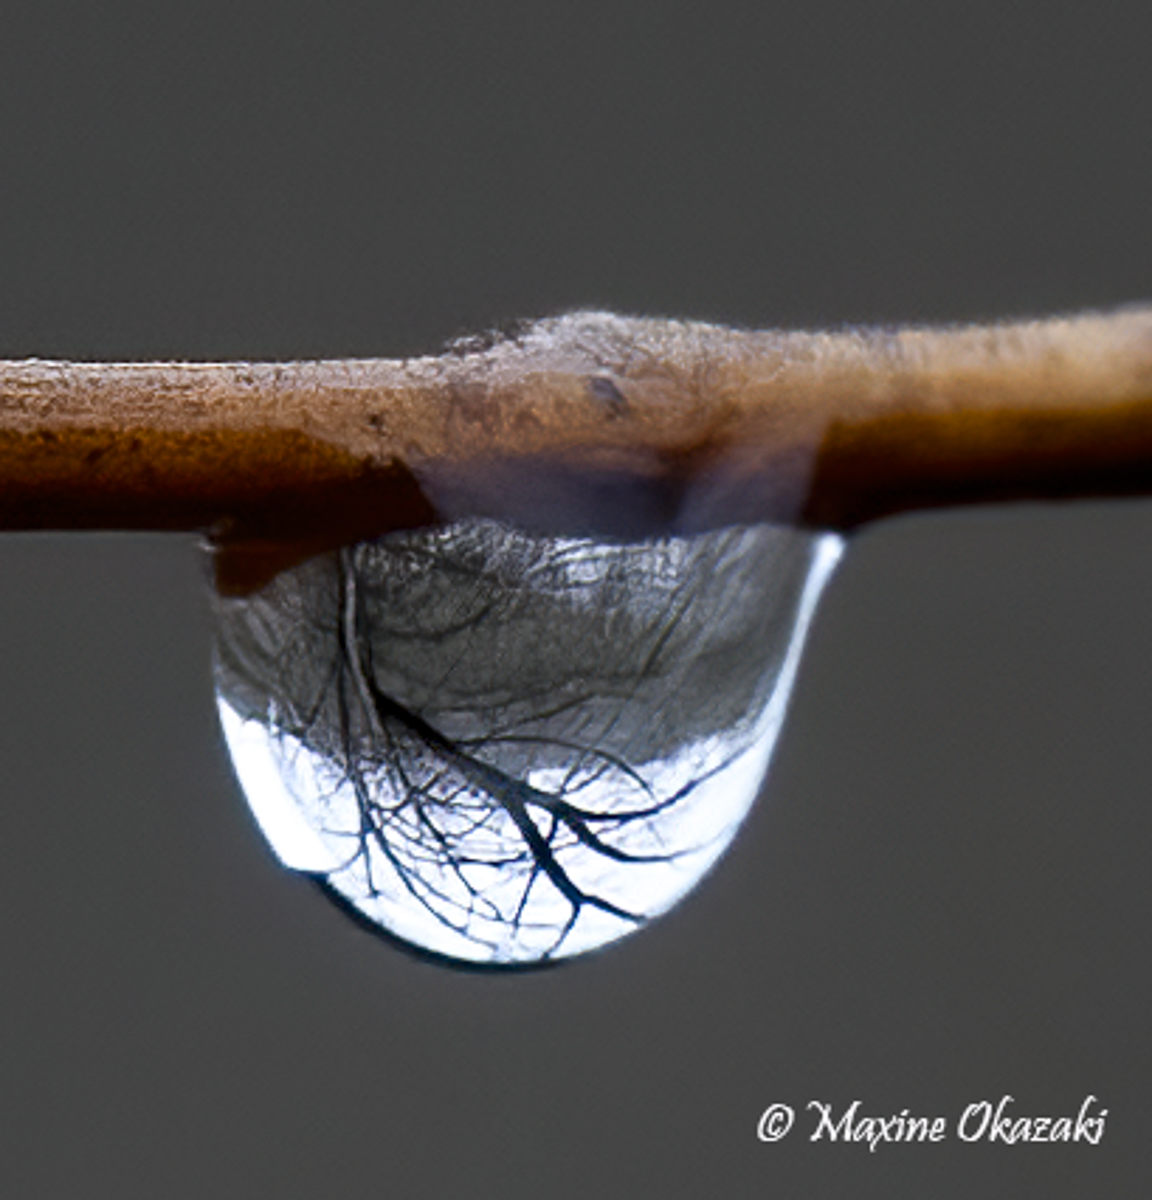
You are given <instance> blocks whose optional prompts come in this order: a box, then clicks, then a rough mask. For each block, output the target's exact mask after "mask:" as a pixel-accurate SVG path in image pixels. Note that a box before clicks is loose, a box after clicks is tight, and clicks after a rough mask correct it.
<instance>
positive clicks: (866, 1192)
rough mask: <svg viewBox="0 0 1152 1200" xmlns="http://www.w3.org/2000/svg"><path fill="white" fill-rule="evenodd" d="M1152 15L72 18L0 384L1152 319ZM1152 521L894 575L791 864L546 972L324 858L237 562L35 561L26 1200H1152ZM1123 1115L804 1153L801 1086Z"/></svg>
mask: <svg viewBox="0 0 1152 1200" xmlns="http://www.w3.org/2000/svg"><path fill="white" fill-rule="evenodd" d="M1146 8H1147V6H1146V5H1145V4H1141V3H1136V2H1133V3H1101V2H1100V0H1096V2H1094V3H1092V4H1088V3H1083V4H1072V3H1047V4H1044V3H1036V2H1029V3H1014V4H1010V5H1006V4H1004V3H1002V2H999V3H996V4H991V3H973V2H972V0H966V2H965V3H963V4H960V3H949V4H941V3H925V2H923V0H921V2H919V3H873V4H866V5H865V4H849V3H840V4H837V3H827V2H822V0H815V2H814V0H804V2H803V3H801V2H799V0H795V2H793V0H788V2H781V3H773V4H767V3H764V4H761V3H745V4H723V3H709V4H701V5H693V6H689V5H684V6H676V5H667V4H655V3H654V4H637V3H623V4H614V5H608V4H604V5H593V4H581V3H575V4H565V5H559V4H554V5H541V4H539V3H520V4H516V3H439V2H435V0H431V2H429V0H422V2H421V3H418V4H416V3H414V4H407V3H403V4H400V3H391V4H382V3H376V4H367V3H364V4H343V3H331V2H328V3H325V4H322V5H321V4H316V5H313V6H304V5H299V4H296V5H293V4H277V5H272V4H265V5H252V4H249V5H244V4H239V5H238V4H235V3H229V4H212V3H197V4H183V5H173V4H165V3H153V4H148V5H144V4H139V5H136V6H132V5H126V4H116V3H110V4H103V5H91V4H65V3H54V2H43V0H40V2H38V3H36V4H35V5H33V4H31V3H15V4H9V5H6V6H5V11H4V17H3V23H2V28H0V272H2V280H3V287H2V288H0V353H2V354H4V355H6V356H19V355H28V354H36V355H41V356H52V355H55V356H68V357H90V358H137V357H169V356H171V357H188V358H204V357H213V356H247V357H263V358H270V357H278V356H279V357H292V356H310V355H311V356H315V355H320V354H324V355H338V354H402V353H411V352H414V351H417V350H425V349H429V348H432V347H435V346H436V345H437V344H439V343H440V342H442V341H443V340H444V339H445V338H447V337H450V336H453V335H455V334H458V333H461V332H465V331H475V330H477V329H481V328H484V327H485V326H486V325H488V324H490V323H491V322H494V321H500V320H503V319H506V318H513V317H521V316H531V315H537V314H542V313H546V312H551V311H557V310H562V309H564V308H568V307H572V306H574V305H584V304H596V305H605V306H612V307H615V308H618V309H620V310H624V311H629V312H644V313H666V314H674V315H688V316H696V317H704V318H712V319H718V320H726V321H732V322H736V323H742V324H749V325H761V324H765V325H766V324H776V323H779V324H786V325H797V324H812V323H824V322H831V323H840V322H845V321H858V320H879V321H894V320H904V319H950V318H959V317H970V316H995V315H1000V314H1006V313H1033V312H1036V313H1040V312H1046V311H1050V310H1063V309H1074V308H1077V307H1080V306H1086V305H1103V304H1110V303H1114V302H1121V301H1128V300H1134V299H1140V298H1147V297H1148V294H1149V292H1148V289H1149V279H1150V278H1152V273H1150V270H1149V268H1150V266H1152V239H1150V238H1149V236H1148V230H1147V224H1148V217H1149V211H1150V209H1149V202H1148V201H1149V187H1150V184H1152V172H1150V168H1152V138H1150V137H1149V112H1150V111H1152V107H1150V106H1152V73H1150V72H1149V71H1148V46H1149V41H1148V29H1147V22H1146V21H1145V20H1144V10H1146ZM1150 545H1152V510H1150V509H1149V507H1148V505H1147V504H1145V503H1140V502H1131V503H1114V504H1083V505H1075V506H1065V507H1052V508H1048V507H1043V506H1026V507H1018V508H1014V509H1002V510H995V511H993V510H987V511H980V512H964V513H955V514H951V515H949V516H947V517H932V518H927V517H917V518H910V519H903V520H899V521H892V522H890V523H886V524H883V525H879V526H877V527H875V528H873V529H871V530H869V531H867V532H866V533H864V534H863V535H861V536H860V537H859V538H858V539H857V540H856V542H855V544H854V545H853V546H852V547H851V549H850V552H849V554H848V556H847V559H846V561H845V563H844V565H843V567H842V569H841V571H840V573H839V576H838V577H837V579H836V580H835V581H834V583H833V586H832V588H831V589H830V592H829V594H828V596H827V599H826V602H825V604H824V605H823V608H822V611H821V613H820V615H819V619H818V621H817V624H816V628H815V631H814V636H813V639H812V643H811V647H810V651H809V654H808V657H807V660H806V662H805V664H804V667H803V669H802V672H801V678H800V682H799V687H798V690H797V695H796V698H795V704H794V707H793V710H792V713H791V717H790V719H789V722H788V725H787V728H786V731H785V735H784V738H783V740H782V743H781V745H780V747H779V751H778V755H777V758H776V761H775V765H774V769H773V773H772V777H771V779H770V782H769V786H768V788H767V790H766V793H765V796H764V798H763V800H762V802H761V803H760V804H759V805H758V807H757V808H756V810H755V812H754V814H753V816H752V818H751V819H750V821H749V823H748V826H747V829H746V832H745V834H744V836H743V837H742V838H741V839H740V840H739V842H738V844H737V845H736V846H735V848H734V849H733V850H732V852H731V853H730V854H729V855H728V857H727V858H726V859H725V861H724V862H723V863H722V865H721V867H720V869H718V870H717V871H716V872H715V874H714V875H713V876H712V877H711V878H710V879H709V880H708V881H707V882H706V884H705V885H704V886H703V887H701V888H700V890H699V891H698V892H697V893H696V894H695V895H694V896H693V897H692V898H691V899H690V900H689V901H688V902H687V903H685V904H684V905H683V906H682V907H681V908H680V909H679V910H678V911H676V912H675V913H674V914H672V915H671V916H670V917H668V918H667V919H665V920H664V921H662V922H660V923H659V924H657V925H656V926H654V927H653V928H652V929H651V930H649V931H647V932H645V933H644V934H642V935H640V936H638V937H636V938H635V939H634V940H632V941H631V942H628V943H626V944H624V945H621V946H619V947H617V948H616V949H614V950H612V951H610V952H607V953H604V954H602V955H600V956H598V957H594V958H591V959H588V960H586V961H582V962H579V963H576V964H574V965H571V966H569V967H566V968H563V969H558V970H555V971H550V972H545V973H540V974H534V975H527V976H525V975H520V976H516V977H493V976H477V975H468V974H460V973H454V972H451V971H447V970H445V969H442V968H439V967H436V966H433V965H429V964H427V963H423V962H419V961H415V960H412V959H410V958H407V957H405V956H403V955H401V954H399V953H397V952H395V951H393V950H390V949H389V948H388V947H386V946H384V945H382V944H379V943H378V942H376V941H375V940H373V939H372V938H370V937H369V936H368V935H366V934H365V933H364V932H363V931H361V930H360V929H358V928H356V927H354V926H353V925H352V924H351V923H349V922H348V921H347V920H346V919H345V918H344V917H343V916H341V914H340V913H339V912H338V911H337V910H336V909H335V908H333V907H331V906H330V905H328V904H327V903H326V902H325V901H324V900H323V899H322V898H321V897H320V896H319V895H318V894H317V893H316V892H315V891H314V890H313V888H312V887H311V886H310V885H309V884H307V883H306V882H305V881H303V880H301V879H299V878H295V877H293V876H291V875H289V874H287V873H285V872H284V871H282V870H281V869H279V868H278V867H277V866H276V865H275V863H274V862H273V860H272V859H271V857H270V855H269V853H268V852H267V851H266V850H265V848H264V847H263V845H262V843H261V841H260V839H259V837H258V835H257V833H256V832H255V830H254V828H253V826H252V823H251V821H250V820H249V818H248V816H247V815H246V811H245V808H244V805H243V802H242V800H241V798H240V796H239V794H238V792H237V788H236V786H235V784H234V783H233V781H232V779H231V776H230V771H229V767H228V763H227V761H226V758H225V755H224V752H223V749H222V747H221V744H220V740H219V735H218V733H217V731H216V727H215V724H214V717H213V710H212V704H211V684H210V678H209V673H208V652H209V629H208V622H207V605H206V600H205V593H204V590H203V579H204V564H203V562H202V561H201V560H200V557H199V555H198V553H197V549H196V545H195V542H194V540H192V539H183V538H160V537H156V538H149V537H128V536H107V537H69V536H54V537H47V536H39V537H33V536H13V537H8V538H5V539H3V542H2V543H0V680H2V681H3V688H2V689H0V764H2V770H3V774H2V776H0V779H2V781H3V786H2V792H3V803H2V804H0V1184H2V1185H3V1190H4V1192H5V1194H10V1195H20V1196H22V1197H24V1196H27V1197H38V1196H76V1195H91V1196H96V1195H110V1196H111V1195H115V1196H118V1197H130V1196H142V1197H143V1196H156V1195H164V1196H197V1197H199V1196H206V1195H213V1196H255V1195H278V1196H309V1197H315V1196H328V1195H332V1196H335V1195H351V1194H356V1195H373V1196H374V1195H381V1196H383V1195H392V1194H397V1195H417V1196H420V1195H437V1196H450V1195H465V1194H466V1195H480V1196H487V1195H493V1196H495V1195H500V1196H507V1197H513V1196H515V1197H519V1196H525V1197H527V1196H534V1197H535V1196H541V1195H545V1196H556V1197H561V1196H586V1195H590V1194H591V1195H602V1196H636V1195H653V1196H669V1197H671V1196H692V1197H695V1196H702V1195H716V1196H724V1197H745V1196H748V1197H752V1196H755V1197H762V1196H777V1195H780V1196H805V1195H812V1196H816V1195H818V1196H822V1197H823V1196H828V1197H833V1196H845V1197H854V1198H855V1197H870V1196H878V1197H879V1196H884V1197H914V1196H915V1197H919V1196H925V1195H933V1196H938V1197H952V1196H956V1197H968V1196H974V1195H980V1196H985V1197H997V1196H1033V1195H1044V1196H1046V1197H1063V1196H1069V1197H1071V1196H1084V1195H1092V1196H1095V1197H1127V1196H1135V1195H1138V1194H1140V1192H1141V1183H1140V1181H1141V1180H1142V1179H1144V1178H1145V1177H1146V1176H1147V1174H1148V1169H1149V1166H1150V1165H1152V1164H1150V1159H1152V1150H1150V1149H1149V1146H1150V1143H1149V1139H1148V1128H1149V1121H1150V1119H1152V1102H1150V1098H1149V1091H1150V1087H1149V1084H1148V1080H1149V1078H1150V1072H1149V1066H1150V1065H1152V1064H1150V1061H1149V1051H1150V1048H1152V1036H1150V1034H1149V1030H1148V1023H1147V1013H1148V1005H1149V999H1150V995H1149V990H1150V983H1152V975H1150V971H1149V965H1148V961H1147V947H1148V934H1149V929H1150V926H1152V880H1150V876H1149V872H1148V870H1147V860H1148V857H1149V852H1150V850H1152V808H1150V806H1149V791H1150V788H1152V754H1150V751H1149V745H1150V742H1149V737H1148V719H1149V714H1150V712H1152V680H1150V677H1149V672H1148V667H1149V664H1152V631H1150V629H1149V623H1148V620H1147V614H1148V611H1149V607H1150V605H1152V556H1150V555H1149V553H1148V547H1149V546H1150ZM1006 1092H1007V1093H1011V1094H1013V1095H1015V1096H1016V1097H1017V1098H1018V1105H1017V1108H1018V1111H1020V1112H1029V1113H1062V1112H1066V1111H1075V1110H1076V1108H1077V1107H1078V1106H1079V1104H1080V1102H1081V1100H1082V1099H1083V1098H1084V1096H1085V1095H1086V1094H1088V1093H1095V1094H1096V1095H1098V1096H1100V1097H1101V1098H1102V1101H1103V1102H1104V1103H1105V1104H1106V1105H1107V1107H1108V1109H1109V1111H1110V1116H1109V1118H1108V1127H1107V1133H1106V1135H1105V1138H1104V1141H1103V1143H1102V1145H1100V1146H1098V1147H1090V1146H1089V1147H1086V1146H1083V1145H1081V1146H1074V1147H1060V1146H1032V1147H1029V1146H1015V1147H1004V1146H994V1147H989V1146H985V1145H973V1146H966V1145H960V1144H957V1143H956V1142H955V1141H950V1142H949V1143H947V1144H945V1145H942V1146H934V1147H932V1146H930V1147H891V1146H887V1147H881V1148H880V1149H879V1150H878V1151H877V1153H875V1154H872V1155H870V1154H869V1153H868V1152H867V1150H866V1149H863V1148H861V1147H856V1146H841V1145H827V1144H816V1145H811V1144H808V1143H807V1141H806V1140H805V1139H806V1135H807V1130H808V1128H809V1127H810V1126H809V1122H808V1120H807V1118H806V1117H802V1119H801V1124H800V1126H799V1127H798V1129H797V1131H796V1132H794V1133H793V1134H792V1136H791V1137H790V1138H789V1139H788V1140H786V1141H785V1142H782V1143H780V1144H779V1145H776V1146H766V1145H761V1144H759V1143H758V1142H757V1141H756V1138H755V1125H756V1118H757V1116H758V1114H759V1113H760V1111H761V1110H762V1109H763V1108H764V1107H765V1106H766V1105H767V1104H769V1103H771V1102H773V1101H787V1102H791V1103H792V1104H794V1105H796V1106H797V1107H802V1106H803V1105H804V1104H805V1103H806V1102H807V1101H808V1100H809V1099H812V1098H820V1099H824V1100H827V1101H830V1102H833V1103H834V1104H835V1105H836V1107H837V1109H839V1108H841V1107H842V1106H844V1105H846V1104H848V1103H849V1102H850V1101H851V1100H852V1099H854V1098H857V1097H859V1098H861V1099H862V1100H863V1101H864V1102H865V1106H866V1108H867V1109H869V1110H870V1111H874V1112H893V1111H898V1110H899V1109H900V1108H902V1107H909V1108H911V1109H913V1110H914V1111H917V1112H922V1113H932V1114H934V1113H943V1114H946V1115H948V1116H949V1117H950V1118H953V1117H954V1116H955V1115H957V1114H958V1113H959V1111H960V1110H961V1109H962V1108H963V1106H964V1105H965V1104H967V1103H969V1102H971V1101H974V1100H979V1099H981V1098H991V1099H996V1098H998V1097H999V1096H1000V1095H1002V1094H1003V1093H1006Z"/></svg>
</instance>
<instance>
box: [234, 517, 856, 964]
mask: <svg viewBox="0 0 1152 1200" xmlns="http://www.w3.org/2000/svg"><path fill="white" fill-rule="evenodd" d="M841 545H842V543H841V540H840V539H839V538H838V537H836V536H835V535H831V534H812V533H808V532H804V531H801V530H798V529H795V528H792V527H786V526H775V525H761V526H754V527H744V528H736V529H725V530H719V531H713V532H708V533H701V534H696V535H693V536H687V537H664V538H657V539H651V540H646V541H640V542H632V543H628V542H604V541H597V540H592V539H588V538H559V537H543V536H535V535H528V534H525V533H522V532H519V531H517V530H514V529H512V528H510V527H508V526H506V525H502V524H498V523H496V522H493V521H486V520H469V521H463V522H459V523H456V524H453V525H450V526H447V527H442V528H434V529H425V530H418V531H410V532H404V533H397V534H392V535H389V536H387V537H384V538H381V539H378V540H375V541H371V542H365V543H361V544H359V545H355V546H350V547H347V548H345V549H343V550H341V551H339V552H336V553H333V554H328V555H324V556H321V557H318V558H315V559H312V560H310V561H309V562H306V563H304V564H302V565H301V566H298V567H296V568H294V569H292V570H290V571H287V572H284V573H282V574H281V575H279V576H278V577H277V578H276V579H274V580H273V581H272V582H271V583H270V584H268V585H267V586H266V587H264V588H263V589H262V590H261V591H259V592H258V593H256V594H254V595H250V596H245V597H224V596H221V597H219V598H218V599H217V601H216V606H217V612H218V637H217V655H216V678H217V688H218V700H219V707H220V713H221V720H222V724H223V728H224V732H225V735H226V738H227V741H228V745H229V747H230V749H231V752H232V757H233V761H234V763H235V767H236V772H237V775H238V776H239V779H240V781H241V784H242V786H243V788H244V791H245V793H246V795H247V797H248V800H249V803H250V805H251V807H252V810H253V813H254V815H255V817H256V819H257V821H258V822H259V824H260V826H261V828H262V829H263V830H264V832H265V834H266V836H267V837H268V840H269V842H270V843H271V845H272V847H273V849H274V850H275V851H276V853H277V854H278V856H279V857H280V858H281V860H282V861H283V862H284V863H285V865H287V866H289V867H293V868H295V869H297V870H300V871H305V872H308V873H310V874H313V875H315V876H317V877H318V878H320V879H321V880H322V881H323V882H324V884H325V886H326V888H328V889H330V890H331V892H333V893H334V894H335V895H336V896H337V897H339V898H340V899H341V900H342V902H343V903H345V904H347V905H350V906H352V908H354V909H355V910H356V912H357V913H358V914H359V915H360V916H362V917H363V918H365V919H366V920H367V921H369V922H370V923H372V924H373V925H374V926H376V927H377V928H379V929H380V930H381V931H383V932H385V933H386V934H389V935H391V936H393V937H396V938H399V939H401V940H402V941H404V942H406V943H408V944H409V945H411V946H413V947H415V948H417V949H419V950H421V951H425V952H428V953H431V954H434V955H438V956H443V957H445V958H448V959H453V960H459V961H463V962H469V963H476V964H486V965H505V964H509V965H510V964H526V963H533V962H540V961H544V960H552V959H558V958H563V957H568V956H571V955H574V954H579V953H583V952H586V951H589V950H593V949H596V948H597V947H600V946H603V945H606V944H607V943H609V942H612V941H615V940H616V939H618V938H620V937H622V936H625V935H626V934H629V933H631V932H633V931H634V930H636V929H637V928H639V927H640V926H642V925H644V924H645V923H646V922H648V921H649V920H651V919H652V918H653V917H655V916H657V915H659V914H660V913H662V912H664V911H666V910H667V909H668V908H669V907H670V906H671V905H673V904H675V903H676V901H677V900H679V899H680V898H681V897H682V896H683V895H684V894H685V893H686V892H687V891H689V890H690V889H691V888H692V887H693V886H694V885H695V884H696V883H697V882H698V881H699V880H700V879H701V877H702V876H703V875H704V874H705V873H706V872H707V871H708V869H709V868H710V867H711V866H712V865H713V864H714V863H715V861H716V860H717V858H718V857H719V856H720V854H721V853H722V852H723V851H724V849H725V848H726V847H727V846H728V844H729V843H730V842H731V839H732V837H733V836H734V835H735V833H736V831H737V829H738V827H739V826H740V824H741V822H742V820H743V819H744V817H745V815H746V814H747V812H748V809H749V807H750V806H751V804H752V802H753V800H754V799H755V797H756V795H757V794H758V792H759V790H760V787H761V784H762V782H763V778H764V773H765V769H766V767H767V764H768V759H769V756H770V753H771V750H772V747H773V744H774V742H775V740H776V736H777V733H778V731H779V729H780V725H781V721H782V719H783V715H784V709H785V705H786V702H787V698H788V693H789V690H790V688H791V683H792V679H793V675H794V673H795V668H796V663H797V659H798V656H799V653H800V649H801V645H802V642H803V639H804V634H805V631H806V629H807V626H808V622H809V620H810V618H811V615H812V611H813V608H814V606H815V604H816V601H817V598H818V596H819V593H820V590H821V588H822V586H823V584H824V583H825V581H826V580H827V578H828V576H829V573H830V572H831V570H832V567H833V566H834V564H835V562H836V560H837V558H838V556H839V553H840V549H841Z"/></svg>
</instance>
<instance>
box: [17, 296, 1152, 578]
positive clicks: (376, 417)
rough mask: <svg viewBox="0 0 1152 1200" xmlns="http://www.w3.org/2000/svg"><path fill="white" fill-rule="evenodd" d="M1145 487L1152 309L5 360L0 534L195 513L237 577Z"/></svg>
mask: <svg viewBox="0 0 1152 1200" xmlns="http://www.w3.org/2000/svg"><path fill="white" fill-rule="evenodd" d="M1149 490H1152V308H1133V309H1127V310H1120V311H1118V312H1115V313H1111V314H1087V315H1083V316H1079V317H1073V318H1061V319H1053V320H1047V321H1036V322H1027V323H1017V324H999V325H990V326H969V327H956V328H944V329H916V328H912V329H898V330H849V331H844V332H835V333H776V332H762V333H748V332H739V331H733V330H728V329H722V328H719V327H716V326H708V325H701V324H693V323H686V322H674V321H660V320H636V319H625V318H619V317H613V316H610V315H608V314H602V313H576V314H572V315H569V316H566V317H561V318H556V319H553V320H545V321H540V322H537V323H536V324H534V325H531V326H528V327H526V328H525V330H524V331H523V332H522V333H521V334H520V335H519V336H518V337H516V338H513V339H510V340H506V341H502V342H498V343H497V344H495V345H493V346H487V347H480V348H474V347H473V346H471V345H469V344H461V345H459V346H457V347H454V348H452V349H450V350H449V351H448V352H447V353H446V354H444V355H443V356H442V357H440V358H436V359H416V360H410V361H407V362H392V361H382V360H381V361H351V362H348V361H339V362H315V363H290V364H249V363H235V364H181V363H158V364H80V363H53V362H41V361H38V360H30V361H26V362H10V363H0V528H3V529H44V528H57V529H92V528H121V529H202V530H206V531H208V532H210V533H211V534H212V535H213V536H214V537H215V538H216V539H217V540H218V542H219V543H220V544H221V545H222V546H223V547H224V548H225V550H226V553H225V556H224V559H223V560H222V562H223V563H224V567H225V570H224V577H225V578H224V581H225V583H230V584H231V586H236V587H244V586H251V585H252V584H254V583H258V582H260V581H261V580H262V579H263V578H267V577H268V575H269V574H271V573H273V572H274V571H275V569H277V568H278V567H279V566H282V565H285V563H287V562H289V561H293V560H294V559H298V558H300V557H303V556H304V555H306V554H308V553H314V552H316V550H318V549H323V548H326V547H329V546H333V545H337V544H339V543H341V542H344V541H348V540H353V539H356V538H360V537H366V536H370V535H372V534H378V533H382V532H386V531H387V530H390V529H395V528H400V527H406V526H412V525H417V524H423V523H427V522H429V521H432V520H435V519H438V518H451V517H454V516H459V515H463V514H465V513H475V514H478V515H484V514H487V515H493V516H504V517H509V518H512V519H516V520H519V521H522V522H524V523H527V524H529V525H536V526H542V527H556V528H565V527H568V528H570V529H571V531H572V532H583V531H590V530H596V529H601V530H602V531H604V532H609V533H612V532H624V533H634V532H638V533H644V532H649V531H651V532H657V531H662V530H665V529H681V530H689V529H694V528H704V527H708V526H710V525H715V524H722V523H727V522H731V521H741V520H758V519H774V520H803V521H807V522H809V523H812V524H815V525H820V526H825V527H830V528H840V529H848V528H852V527H854V526H856V525H858V524H860V523H862V522H864V521H868V520H871V519H874V518H876V517H879V516H883V515H885V514H887V513H893V512H899V511H902V510H905V509H909V508H918V507H925V506H933V505H940V504H956V503H972V502H976V501H982V500H999V499H1005V498H1015V497H1050V496H1067V495H1097V494H1119V493H1142V492H1147V491H1149ZM229 563H230V564H231V566H229V565H228V564H229Z"/></svg>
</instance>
